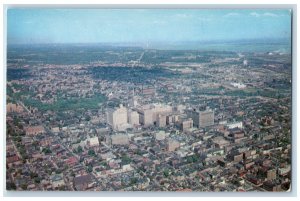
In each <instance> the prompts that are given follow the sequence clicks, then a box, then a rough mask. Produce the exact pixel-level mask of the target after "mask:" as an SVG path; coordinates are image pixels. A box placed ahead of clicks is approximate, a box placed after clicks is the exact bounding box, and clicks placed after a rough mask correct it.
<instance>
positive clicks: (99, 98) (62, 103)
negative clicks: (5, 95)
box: [24, 94, 106, 111]
mask: <svg viewBox="0 0 300 201" xmlns="http://www.w3.org/2000/svg"><path fill="white" fill-rule="evenodd" d="M105 100H106V98H105V96H103V95H101V94H97V95H95V96H93V97H91V98H70V99H62V98H59V99H58V100H57V101H56V102H54V103H52V104H47V103H42V102H40V101H38V100H35V99H31V98H30V99H25V100H24V104H25V105H27V106H31V107H36V108H38V109H39V110H40V111H47V110H52V111H67V110H77V109H97V108H99V106H98V104H99V103H103V102H104V101H105Z"/></svg>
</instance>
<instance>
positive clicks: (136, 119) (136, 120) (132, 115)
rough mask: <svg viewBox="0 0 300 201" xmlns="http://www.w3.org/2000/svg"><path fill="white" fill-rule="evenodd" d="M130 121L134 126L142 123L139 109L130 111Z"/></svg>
mask: <svg viewBox="0 0 300 201" xmlns="http://www.w3.org/2000/svg"><path fill="white" fill-rule="evenodd" d="M128 123H129V124H131V125H132V126H137V125H139V124H140V120H139V114H138V113H137V111H128Z"/></svg>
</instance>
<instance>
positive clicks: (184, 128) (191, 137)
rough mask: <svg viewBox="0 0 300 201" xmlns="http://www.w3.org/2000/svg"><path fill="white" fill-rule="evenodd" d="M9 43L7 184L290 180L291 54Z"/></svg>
mask: <svg viewBox="0 0 300 201" xmlns="http://www.w3.org/2000/svg"><path fill="white" fill-rule="evenodd" d="M7 52H8V54H7V86H6V189H7V190H17V191H23V190H24V191H25V190H29V191H54V190H61V191H200V192H203V191H204V192H219V191H228V192H234V191H236V192H248V191H289V190H290V188H291V153H292V150H291V102H292V101H291V87H292V84H291V77H292V76H291V70H292V64H291V62H292V61H291V54H290V53H289V52H288V53H286V52H280V51H257V52H256V51H241V52H235V51H208V50H207V51H204V50H202V51H200V50H159V49H150V48H140V47H127V46H122V47H117V46H108V45H107V46H106V45H94V46H92V45H44V46H42V45H32V46H30V45H27V46H26V45H15V46H9V47H8V50H7Z"/></svg>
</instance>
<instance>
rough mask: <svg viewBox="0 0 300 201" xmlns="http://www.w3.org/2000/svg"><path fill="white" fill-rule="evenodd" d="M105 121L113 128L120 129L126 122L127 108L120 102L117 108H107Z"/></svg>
mask: <svg viewBox="0 0 300 201" xmlns="http://www.w3.org/2000/svg"><path fill="white" fill-rule="evenodd" d="M107 123H108V124H109V125H111V126H112V128H113V129H114V130H121V129H122V127H123V126H124V125H125V124H127V109H126V107H123V105H122V104H121V105H120V107H119V108H109V109H108V110H107Z"/></svg>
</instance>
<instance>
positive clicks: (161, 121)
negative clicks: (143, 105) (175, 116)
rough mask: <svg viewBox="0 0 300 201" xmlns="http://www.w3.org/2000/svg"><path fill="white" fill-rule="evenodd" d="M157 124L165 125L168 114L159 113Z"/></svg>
mask: <svg viewBox="0 0 300 201" xmlns="http://www.w3.org/2000/svg"><path fill="white" fill-rule="evenodd" d="M156 123H157V126H158V127H165V126H166V124H167V116H166V115H162V114H159V115H158V116H157V120H156Z"/></svg>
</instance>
